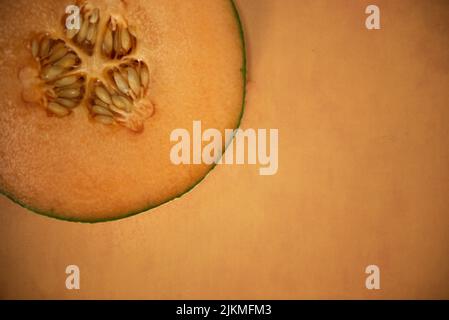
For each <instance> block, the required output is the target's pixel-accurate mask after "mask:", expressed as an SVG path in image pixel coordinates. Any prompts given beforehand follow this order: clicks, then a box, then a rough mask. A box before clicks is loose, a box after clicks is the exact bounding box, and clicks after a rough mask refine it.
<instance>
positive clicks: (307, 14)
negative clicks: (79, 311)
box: [0, 0, 449, 299]
mask: <svg viewBox="0 0 449 320" xmlns="http://www.w3.org/2000/svg"><path fill="white" fill-rule="evenodd" d="M237 4H238V6H239V9H240V13H241V17H242V20H243V22H244V25H245V29H246V38H247V44H248V50H249V52H248V58H249V61H248V67H249V85H248V103H247V109H246V112H245V115H244V118H243V123H242V126H243V128H278V129H279V135H280V136H279V161H280V163H279V171H278V174H277V175H275V176H271V177H270V176H259V174H258V167H257V166H237V165H236V166H219V167H217V168H216V169H215V170H214V171H213V172H212V173H211V174H210V175H209V176H208V177H207V178H206V179H205V180H204V181H203V182H202V183H201V184H200V185H199V186H197V187H196V188H195V189H194V190H193V191H192V192H190V193H188V194H187V195H185V196H184V197H182V198H181V199H179V200H176V201H173V202H170V203H168V204H166V205H163V206H162V207H159V208H157V209H155V210H153V211H151V212H149V213H144V214H140V215H138V216H134V217H131V218H128V219H125V220H121V221H116V222H109V223H103V224H94V225H90V224H77V223H69V222H63V221H58V220H53V219H49V218H45V217H42V216H39V215H36V214H33V213H31V212H29V211H27V210H26V209H23V208H21V207H19V206H17V205H16V204H14V203H12V202H11V201H9V200H8V199H6V198H5V197H0V240H1V245H0V298H63V299H78V298H88V299H91V298H125V299H128V298H145V299H173V298H175V299H177V298H179V299H197V298H207V299H212V298H214V299H215V298H216V299H227V298H233V299H246V298H253V299H259V298H275V299H278V298H283V299H299V298H338V299H343V298H369V299H371V298H372V299H378V298H449V197H448V193H449V130H448V127H449V126H448V125H449V90H448V87H449V36H448V35H449V2H448V1H445V0H429V1H424V0H420V1H418V0H416V1H410V0H409V1H386V0H375V1H364V0H363V1H349V0H345V1H341V0H239V1H237ZM369 4H377V5H378V6H379V7H380V8H381V19H382V20H381V22H382V29H381V30H379V31H368V30H367V29H366V28H365V18H366V15H365V13H364V12H365V8H366V6H367V5H369ZM0 130H1V129H0ZM167 139H168V137H167ZM0 165H1V164H0ZM70 264H76V265H78V266H79V267H80V269H81V290H79V291H69V290H67V289H66V288H65V278H66V274H65V268H66V266H67V265H70ZM370 264H376V265H378V266H379V267H380V268H381V290H377V291H370V290H367V289H366V288H365V277H366V275H365V273H364V270H365V267H366V266H367V265H370Z"/></svg>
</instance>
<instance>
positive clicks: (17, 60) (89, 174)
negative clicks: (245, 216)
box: [0, 0, 246, 222]
mask: <svg viewBox="0 0 449 320" xmlns="http://www.w3.org/2000/svg"><path fill="white" fill-rule="evenodd" d="M70 4H73V2H70V1H60V0H40V1H28V0H15V1H1V3H0V21H1V25H0V30H1V33H0V189H1V190H2V193H3V194H4V195H6V196H8V197H9V198H11V199H12V200H13V201H15V202H17V203H19V204H20V205H22V206H24V207H26V208H29V209H31V210H32V211H35V212H38V213H41V214H44V215H47V216H51V217H56V218H60V219H65V220H70V221H82V222H99V221H108V220H114V219H119V218H123V217H127V216H130V215H133V214H136V213H140V212H143V211H146V210H148V209H151V208H154V207H156V206H159V205H161V204H163V203H165V202H167V201H170V200H172V199H175V198H177V197H179V196H181V195H183V194H184V193H186V192H187V191H189V190H190V189H191V188H193V187H194V186H195V185H196V184H198V183H199V182H200V181H201V180H202V179H203V178H204V177H205V176H206V175H207V173H208V172H209V171H210V170H211V169H212V168H213V165H206V164H200V165H198V164H190V165H175V164H173V163H172V162H171V160H170V150H171V148H172V147H173V144H174V143H173V142H171V141H170V134H171V132H172V131H173V130H175V129H178V128H185V129H187V130H189V131H192V123H193V121H195V120H201V122H202V126H203V129H206V128H216V129H218V130H220V131H221V132H222V133H223V136H224V130H225V129H228V128H236V127H238V126H239V122H240V119H241V116H242V111H243V104H244V96H245V83H246V80H245V47H244V41H243V33H242V29H241V24H240V21H239V18H238V14H237V11H236V8H235V6H234V3H233V2H232V1H230V0H207V1H205V0H121V1H119V0H89V1H87V2H78V3H77V5H78V6H79V7H80V8H81V18H83V17H84V20H83V19H82V21H81V28H80V29H75V30H76V32H78V33H80V32H83V33H84V34H82V35H80V34H75V35H74V34H73V33H72V34H71V33H70V32H75V31H73V30H72V31H68V30H67V29H66V25H65V22H66V19H67V18H68V16H67V15H65V14H66V12H65V10H66V7H67V6H68V5H70ZM96 9H98V10H96ZM69 14H70V13H69ZM83 15H85V16H83ZM96 15H98V17H97V16H96ZM87 20H89V24H88V25H87V27H90V26H91V25H92V24H95V25H96V27H95V28H96V29H95V30H91V29H89V28H87V27H85V26H83V21H87ZM73 21H74V20H72V22H73ZM83 28H87V29H85V30H84V31H81V30H83ZM92 28H94V27H92ZM107 30H111V33H112V37H111V35H107V34H106V33H107V32H106V31H107ZM126 32H128V34H125V33H126ZM94 33H95V34H94ZM86 37H87V38H89V39H90V40H89V41H90V42H89V41H87V40H86ZM45 39H48V41H49V42H50V44H49V43H46V44H45V43H44V41H45ZM92 39H95V41H92ZM111 39H112V41H113V42H112V48H111ZM57 49H58V50H60V51H59V52H56V51H57ZM68 53H72V54H74V55H73V57H75V58H74V59H72V60H71V59H70V57H69V58H67V57H66V56H63V55H64V54H66V55H67V54H68ZM52 55H53V56H52ZM59 56H63V57H65V59H66V60H65V61H64V62H59V63H60V65H62V66H63V67H61V68H62V69H61V68H59V69H50V68H49V67H48V66H49V65H51V66H55V65H57V63H58V61H60V59H62V58H60V57H59ZM51 57H53V58H51ZM73 57H72V58H73ZM58 59H59V60H58ZM64 68H66V69H64ZM130 68H131V69H132V68H134V69H133V70H134V71H133V70H130ZM144 68H146V69H144ZM111 70H112V71H111ZM114 72H117V73H118V74H120V75H121V76H122V77H123V78H125V84H122V87H123V86H125V88H124V91H120V90H121V88H122V87H120V86H119V84H118V83H114ZM131 73H132V75H133V76H134V78H133V77H132V76H131V75H130V74H131ZM135 74H138V76H139V78H138V79H137V80H136V78H135ZM69 75H74V78H73V81H75V80H76V81H77V82H75V83H72V84H71V82H73V81H71V80H70V79H65V78H67V77H68V76H69ZM127 75H129V78H126V76H127ZM108 76H109V78H108ZM145 77H146V78H145ZM63 79H65V80H63ZM131 79H134V80H136V81H137V86H136V83H134V86H132V83H131ZM145 79H146V80H145ZM58 80H61V81H60V82H59V87H58V86H57V85H56V81H58ZM119 80H120V79H119ZM122 80H123V79H122ZM108 81H109V82H108ZM144 81H147V83H145V84H144V83H142V82H144ZM119 82H120V81H119ZM63 83H66V84H67V86H66V87H64V85H63ZM102 84H105V86H106V87H107V88H106V89H107V90H108V94H109V96H110V97H111V96H113V95H114V94H116V93H117V95H118V96H120V94H121V95H122V96H124V97H125V98H127V99H128V100H127V101H128V103H131V107H126V105H124V106H118V105H120V103H119V102H117V103H116V104H114V102H110V104H108V103H107V101H106V103H105V104H103V103H102V102H105V101H103V100H101V99H100V100H98V102H95V101H96V98H98V97H97V96H95V90H96V88H97V87H98V86H102ZM126 84H127V86H126ZM139 85H140V87H139ZM71 86H72V87H71ZM133 88H136V89H135V90H137V93H136V92H133V91H132V90H134V89H133ZM66 89H67V90H66ZM70 90H72V91H70ZM127 90H130V91H127ZM61 97H62V98H61ZM58 99H59V100H58ZM61 99H62V100H61ZM64 99H65V100H64ZM117 99H118V98H117ZM117 99H116V100H117ZM106 100H108V99H106ZM122 102H123V101H122ZM125 102H126V101H125ZM125 102H124V104H126V103H125ZM63 103H66V104H67V105H69V106H66V105H64V104H63ZM96 103H98V104H100V105H102V106H103V107H104V108H105V109H101V108H96V109H94V106H95V104H96ZM113 107H114V108H113ZM61 108H62V109H61ZM120 108H122V109H120ZM126 108H128V109H126ZM105 110H106V111H105ZM102 112H103V113H105V115H104V116H102ZM111 114H112V115H113V116H111ZM227 142H229V141H223V146H225V145H226V143H227ZM223 150H224V148H223Z"/></svg>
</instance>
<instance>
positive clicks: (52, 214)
mask: <svg viewBox="0 0 449 320" xmlns="http://www.w3.org/2000/svg"><path fill="white" fill-rule="evenodd" d="M229 1H230V4H231V6H232V10H233V12H234V15H235V19H236V21H237V25H238V28H239V34H240V40H241V44H242V54H243V65H242V68H241V72H242V80H243V97H242V109H241V112H240V115H239V117H238V120H237V125H236V126H235V128H236V129H237V128H239V127H240V124H241V122H242V118H243V113H244V111H245V104H246V81H247V69H246V64H247V60H246V43H245V34H244V31H243V24H242V21H241V19H240V15H239V12H238V9H237V6H236V4H235V2H234V0H229ZM233 138H234V137H233ZM231 142H232V139H231V140H230V141H229V143H228V145H226V146H225V151H224V152H223V154H224V153H225V152H226V149H227V148H228V146H229V144H230V143H231ZM223 154H222V156H223ZM215 166H216V164H214V165H213V166H212V167H211V168H210V169H209V170H208V171H207V173H206V174H205V175H204V177H202V178H201V179H200V180H198V181H196V182H195V183H194V184H193V185H192V186H190V187H189V188H187V190H186V191H183V192H182V193H180V194H179V195H176V196H174V197H173V198H171V199H168V200H165V201H162V202H161V203H159V204H156V205H151V206H148V207H145V208H143V209H138V210H135V211H131V212H129V213H126V214H124V215H123V216H117V217H114V218H104V219H78V218H70V217H67V216H60V215H57V213H55V212H46V211H43V210H40V209H37V208H33V207H32V206H29V205H27V204H25V203H23V202H21V201H19V200H17V199H15V198H14V197H13V195H11V194H9V193H8V192H6V191H3V190H0V194H3V195H4V196H5V197H7V198H9V199H10V200H11V201H13V202H15V203H16V204H18V205H20V206H21V207H23V208H25V209H28V210H30V211H32V212H35V213H37V214H40V215H43V216H46V217H49V218H53V219H56V220H62V221H68V222H78V223H91V224H93V223H102V222H110V221H116V220H121V219H125V218H128V217H131V216H135V215H137V214H140V213H144V212H146V211H149V210H152V209H155V208H157V207H159V206H161V205H163V204H166V203H168V202H171V201H173V200H176V199H179V198H181V197H182V196H184V195H185V194H187V193H189V192H190V191H192V190H193V189H194V188H195V187H196V186H197V185H198V184H200V183H201V182H202V181H203V180H204V179H206V177H207V176H208V175H209V174H210V173H211V171H212V170H213V169H214V168H215Z"/></svg>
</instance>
